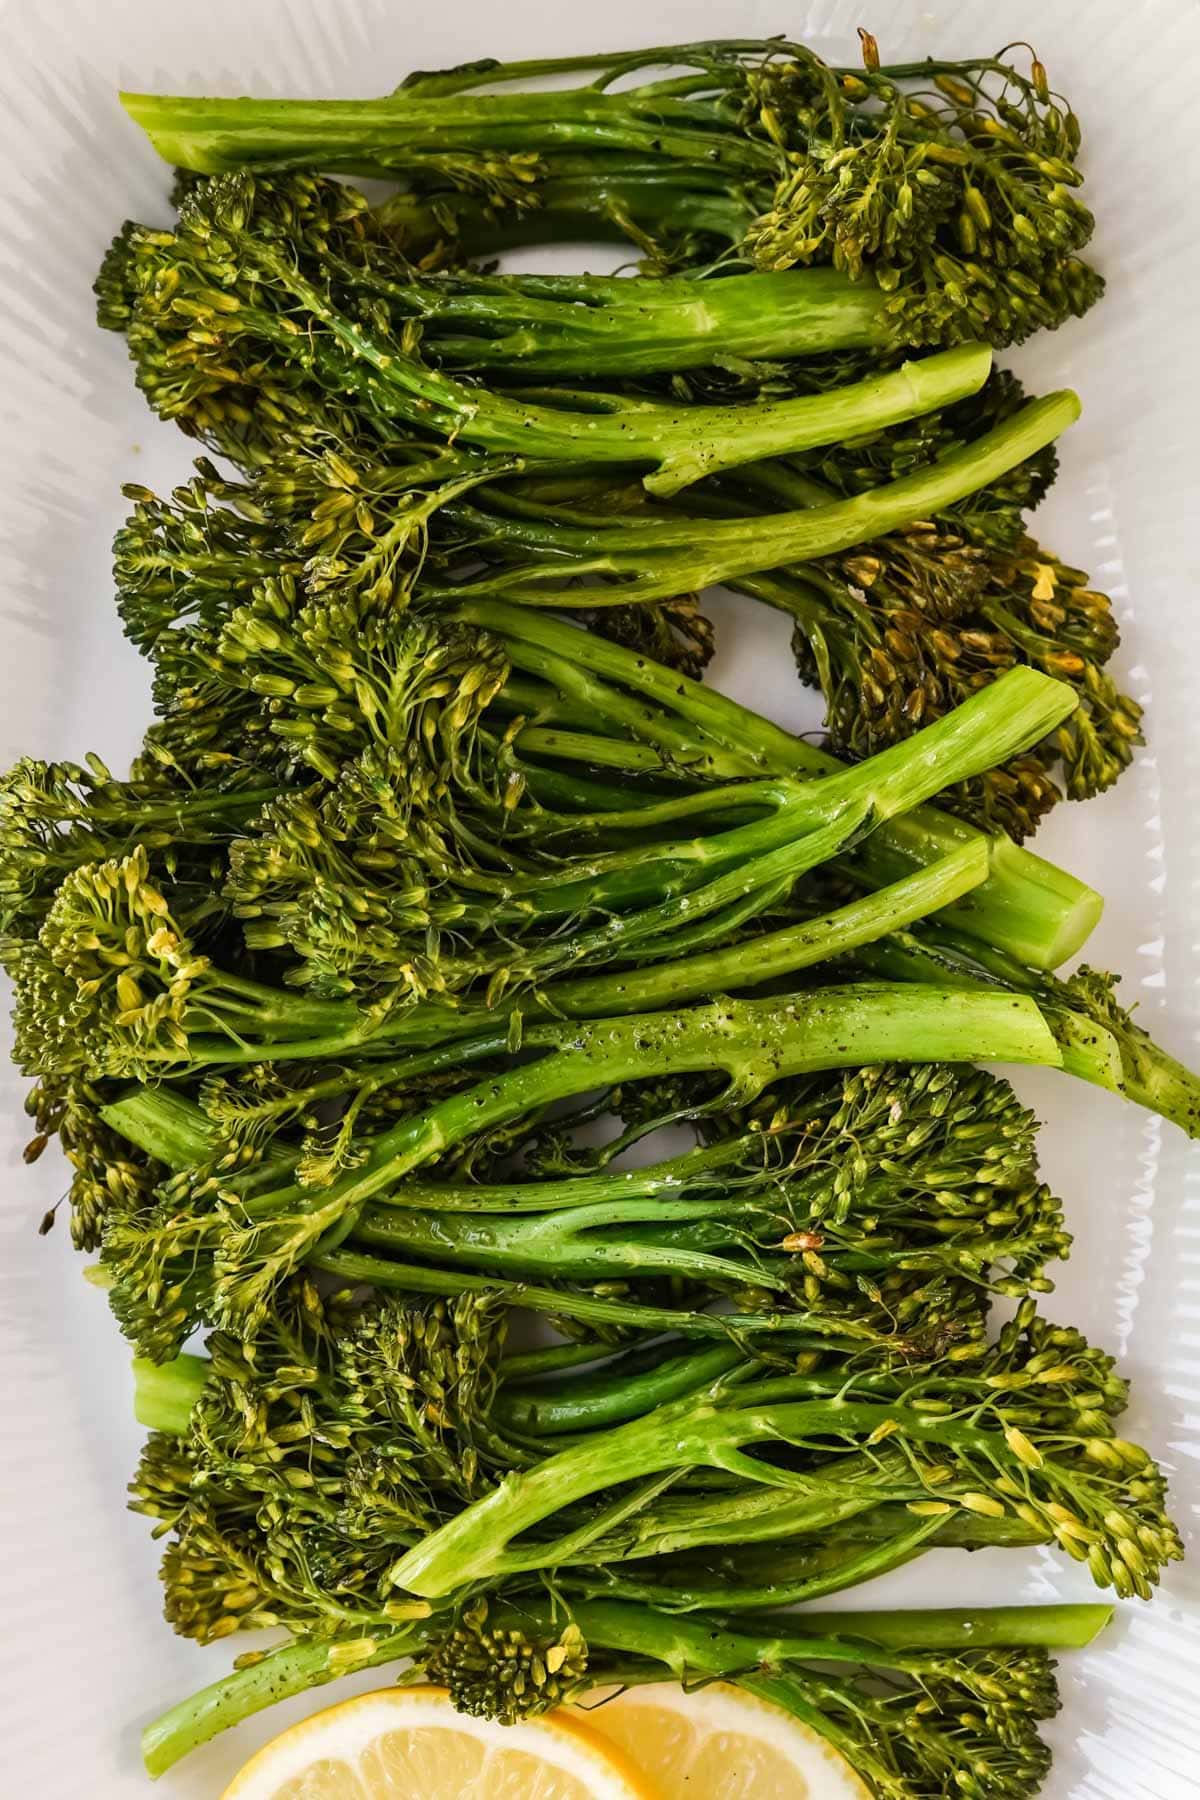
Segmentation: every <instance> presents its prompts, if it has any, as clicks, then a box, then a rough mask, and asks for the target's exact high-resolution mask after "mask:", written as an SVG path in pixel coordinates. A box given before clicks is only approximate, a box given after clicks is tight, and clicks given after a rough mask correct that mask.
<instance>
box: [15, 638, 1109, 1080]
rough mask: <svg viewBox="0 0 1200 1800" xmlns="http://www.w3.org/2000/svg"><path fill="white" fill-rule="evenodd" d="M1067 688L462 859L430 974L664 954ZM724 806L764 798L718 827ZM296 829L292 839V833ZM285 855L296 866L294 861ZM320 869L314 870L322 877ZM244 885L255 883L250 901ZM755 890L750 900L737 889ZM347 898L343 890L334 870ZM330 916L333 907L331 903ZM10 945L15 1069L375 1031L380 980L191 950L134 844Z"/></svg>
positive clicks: (112, 1069)
mask: <svg viewBox="0 0 1200 1800" xmlns="http://www.w3.org/2000/svg"><path fill="white" fill-rule="evenodd" d="M435 685H436V684H435ZM359 691H360V693H361V685H360V690H359ZM1072 704H1073V701H1072V698H1071V696H1070V694H1069V692H1068V691H1067V690H1066V689H1065V688H1064V687H1063V686H1062V685H1061V684H1060V683H1057V682H1054V681H1051V680H1048V679H1047V678H1046V677H1044V676H1040V675H1037V674H1035V673H1034V672H1033V671H1030V670H1024V669H1022V670H1013V671H1011V672H1010V673H1009V674H1008V676H1007V677H1006V678H1005V679H1004V680H1003V681H1001V682H997V683H995V684H994V685H993V686H992V687H991V688H989V689H987V690H986V691H985V692H984V693H982V694H979V695H977V696H975V697H974V698H973V699H972V700H971V701H969V702H967V703H966V705H965V706H963V707H962V708H960V709H959V710H958V712H957V713H955V714H953V715H951V716H950V717H948V718H947V719H944V720H941V721H939V722H938V723H937V724H935V725H933V726H931V727H930V728H929V730H928V731H927V732H925V733H923V734H921V735H920V736H919V737H918V738H915V739H912V740H910V741H909V742H908V743H906V744H901V745H896V746H894V747H893V748H892V749H890V750H888V751H886V752H884V753H882V754H881V755H880V756H879V757H878V758H876V759H875V760H874V761H873V762H872V763H870V764H865V765H862V766H861V767H859V768H857V769H851V770H847V771H845V772H844V773H842V774H840V775H837V776H833V777H830V778H829V779H827V780H825V781H820V782H797V781H791V780H788V779H787V778H783V777H780V778H775V779H774V780H771V781H766V782H761V781H760V782H756V783H755V782H747V783H741V784H737V785H736V786H734V787H732V788H726V789H725V790H722V791H721V792H717V793H714V792H709V791H701V792H700V793H698V794H697V795H694V796H685V797H683V798H681V799H677V800H674V799H673V800H663V801H659V802H655V803H647V804H644V805H643V806H641V807H640V808H638V809H636V811H635V812H634V813H633V814H632V815H622V814H614V813H606V814H601V815H597V816H596V817H595V818H594V819H593V820H588V819H587V817H586V816H581V817H576V818H574V819H572V820H571V827H572V830H573V833H575V834H576V835H578V836H579V838H580V839H581V840H582V852H581V854H580V855H578V856H577V857H574V858H572V857H569V856H564V857H563V858H561V859H560V860H557V861H556V862H555V863H554V865H553V866H552V867H550V868H547V870H546V872H545V873H541V872H538V871H536V870H532V869H521V870H519V871H517V872H514V873H513V874H505V873H504V871H503V869H502V868H501V869H500V870H499V871H497V872H496V873H494V874H492V875H489V874H488V872H487V868H486V864H485V865H484V867H483V868H482V869H480V870H479V871H478V873H476V871H475V870H474V869H472V868H470V867H467V868H465V869H464V871H463V885H462V887H461V888H460V893H459V894H458V895H457V896H453V898H454V900H455V905H454V907H452V908H448V909H447V912H446V922H448V923H454V922H456V921H457V922H460V923H461V924H462V926H463V928H464V929H472V928H473V929H474V931H475V932H476V933H477V934H479V935H480V937H481V938H482V942H483V948H482V950H476V951H474V952H473V954H472V955H470V956H467V957H465V958H462V959H460V966H459V969H458V971H457V976H456V972H455V969H454V965H453V963H452V962H451V963H448V964H447V965H446V972H445V973H442V974H441V975H440V976H439V977H438V979H439V980H440V982H441V983H442V985H444V986H451V985H453V984H454V982H455V979H457V985H460V986H465V985H466V984H467V982H469V981H470V980H471V979H472V978H476V977H483V978H484V979H485V980H490V983H491V985H492V987H493V988H494V989H496V990H497V991H503V988H504V987H505V986H509V985H514V986H515V985H525V984H530V985H531V984H532V983H533V982H534V981H535V980H536V979H537V977H538V975H539V974H552V973H554V972H555V971H556V970H558V969H562V968H563V967H569V966H576V967H578V966H580V965H586V964H587V963H589V962H591V963H599V964H604V963H607V962H611V961H613V960H624V959H626V958H628V957H629V956H630V955H631V954H637V953H638V952H639V951H640V952H641V953H642V954H649V955H651V956H670V955H672V954H673V952H674V951H675V949H676V948H678V949H679V950H684V951H690V950H692V949H695V948H697V947H698V946H699V945H700V944H701V943H703V942H706V941H708V942H711V941H714V940H719V938H720V937H721V936H722V935H723V934H726V933H728V931H729V930H730V928H731V926H732V925H735V924H736V925H740V924H741V923H742V922H743V921H744V920H745V919H746V918H747V917H748V916H752V913H753V910H754V909H755V906H756V905H757V906H761V905H763V904H766V903H767V902H768V901H769V900H772V899H775V898H777V897H778V896H779V895H780V893H782V892H783V891H786V889H787V888H789V887H790V886H791V884H792V883H793V882H794V881H795V880H796V878H797V877H798V876H799V875H801V874H803V873H804V872H805V871H806V870H809V869H811V868H813V867H815V866H817V865H818V864H820V863H822V862H824V861H827V860H828V859H829V858H830V857H832V856H835V855H837V854H839V853H841V852H844V851H846V850H847V849H848V848H850V847H851V846H852V845H853V843H855V842H856V841H857V840H858V839H860V838H861V837H863V836H864V835H866V834H867V833H868V832H869V831H870V830H871V828H872V826H873V824H874V823H875V821H876V820H877V819H880V818H887V817H888V816H889V815H891V814H893V813H895V812H897V811H904V810H906V809H907V808H908V807H911V806H913V805H916V804H919V803H920V802H922V801H924V800H927V799H929V798H930V797H931V796H932V795H933V794H934V793H936V792H937V790H938V789H939V788H940V787H941V786H943V785H944V784H945V783H946V782H947V781H948V780H954V779H956V778H958V777H959V776H960V775H961V774H963V773H964V772H969V771H971V770H977V769H981V768H984V767H987V766H989V765H990V763H992V762H994V761H996V760H997V759H998V758H1001V757H1003V756H1004V755H1005V754H1006V753H1007V751H1008V750H1009V749H1011V748H1013V747H1015V746H1019V745H1020V744H1022V743H1027V742H1029V741H1031V740H1036V739H1037V738H1038V737H1040V736H1042V735H1043V734H1044V732H1045V730H1046V729H1047V727H1048V726H1049V725H1050V724H1052V723H1054V722H1055V721H1057V720H1058V719H1060V718H1062V717H1063V716H1064V715H1065V713H1066V712H1067V711H1068V710H1069V709H1070V706H1071V705H1072ZM375 787H376V790H377V789H378V787H379V782H378V778H376V782H375ZM722 808H736V809H738V810H739V811H742V812H745V811H747V810H751V811H757V812H758V813H760V814H761V815H762V816H761V817H759V818H758V819H752V820H751V822H749V823H746V824H741V825H738V824H734V825H732V826H730V827H729V828H728V829H727V830H721V829H719V826H720V822H721V821H720V813H721V810H722ZM704 814H708V815H710V816H712V815H714V814H715V815H716V820H717V824H718V829H717V830H716V831H714V832H712V833H711V834H710V835H693V836H691V837H688V838H683V839H672V837H671V836H670V829H671V827H672V826H675V825H677V824H682V825H684V826H685V828H686V826H687V825H690V824H691V823H692V822H693V821H694V820H696V819H698V818H700V817H702V816H703V815H704ZM303 822H304V821H301V823H303ZM629 824H635V825H636V826H637V827H639V828H642V829H646V828H654V829H656V830H658V831H659V832H662V834H663V835H662V836H661V837H659V839H658V841H656V842H653V843H651V844H650V846H649V847H648V848H646V847H643V846H642V845H640V844H637V843H635V844H633V845H632V846H631V847H629V848H626V849H613V850H609V851H606V850H604V849H603V848H601V849H599V850H597V851H593V850H592V848H591V845H590V843H589V837H591V836H593V835H594V834H597V833H601V832H607V831H610V830H611V829H612V828H613V827H614V826H617V827H621V826H626V825H629ZM589 826H591V827H592V830H591V831H589ZM616 841H619V839H618V840H616ZM312 842H313V839H312V835H311V834H310V835H309V838H308V843H309V845H312ZM410 842H411V840H410ZM318 843H319V834H318ZM304 847H305V846H304V844H303V841H301V844H300V846H299V848H300V850H301V853H302V852H303V849H304ZM420 850H421V846H420V844H419V843H417V844H415V845H414V846H413V851H412V853H413V856H414V860H416V859H417V858H419V855H420ZM311 854H312V851H311V850H310V855H311ZM445 861H446V859H442V863H441V866H439V864H438V863H437V862H435V863H434V866H433V868H432V869H431V870H430V871H429V873H430V874H431V875H432V876H433V877H434V878H435V879H436V878H440V879H441V881H442V883H443V885H444V886H446V887H447V889H448V892H450V893H451V895H453V889H452V888H451V887H450V885H449V882H448V879H447V878H448V877H449V878H450V881H453V879H454V878H455V876H457V874H458V871H456V870H452V869H450V868H447V867H446V866H445ZM281 864H283V858H282V857H281V856H280V855H279V853H278V851H276V852H275V855H274V858H273V860H272V861H271V862H270V863H269V865H268V868H267V871H266V876H267V886H266V893H267V895H268V896H269V894H270V891H271V885H272V884H274V882H275V874H274V873H273V872H274V871H276V870H277V869H278V867H279V865H281ZM285 866H286V865H285ZM318 872H319V865H318ZM334 872H335V874H336V873H338V871H336V870H335V871H334ZM235 873H236V881H235V892H236V893H237V894H238V896H239V898H241V899H242V900H243V901H245V899H246V896H247V892H248V891H251V883H250V881H249V878H248V876H247V875H246V873H245V872H244V871H240V869H239V871H237V872H235ZM299 873H300V875H301V877H303V876H304V873H305V871H304V868H303V864H302V863H301V864H300V868H299ZM332 887H333V884H332V883H331V882H330V881H329V880H328V879H327V880H326V882H325V894H326V896H328V895H329V894H330V892H331V891H332ZM472 890H474V893H473V892H472ZM301 891H302V892H303V891H304V890H303V889H302V890H301ZM412 891H413V890H412V883H411V881H409V883H408V885H407V887H406V889H405V890H404V897H405V900H406V911H410V910H412ZM260 892H261V889H260V890H258V891H255V894H254V897H255V900H256V902H258V900H259V893H260ZM756 893H757V894H758V896H759V899H758V901H757V902H755V901H753V900H752V899H751V897H752V896H753V895H755V894H756ZM347 899H348V901H350V902H351V903H352V902H353V894H352V892H351V891H350V888H347ZM325 905H326V907H327V908H328V906H329V901H328V898H327V899H326V900H325ZM256 909H257V908H256ZM262 910H268V911H269V909H268V908H265V907H263V908H262ZM564 919H567V920H570V921H572V925H573V927H574V928H573V929H572V930H570V931H569V932H564V931H563V930H562V921H563V920H564ZM576 920H578V921H579V923H578V924H577V925H575V924H574V921H576ZM705 921H708V928H707V930H706V929H705V927H704V922H705ZM392 922H393V928H394V931H398V930H399V928H401V927H404V926H406V925H407V924H408V920H407V918H406V916H405V914H404V913H401V914H400V915H399V916H396V915H395V914H394V915H393V921H392ZM431 922H435V923H436V922H438V921H437V920H436V919H435V920H432V921H431V920H430V918H428V917H425V918H422V917H421V916H420V915H419V914H418V918H417V921H416V923H417V924H418V925H419V927H420V930H419V932H417V931H415V930H412V941H410V943H409V944H408V945H407V946H406V945H405V941H404V937H403V936H400V939H399V943H398V944H396V945H394V946H393V947H391V953H392V955H393V957H394V963H393V968H394V974H393V979H392V984H391V985H392V990H393V993H394V990H395V988H396V987H397V986H399V987H400V989H401V992H403V991H405V988H406V987H407V989H408V991H410V992H411V991H412V990H414V989H415V990H416V991H417V992H418V993H419V992H420V991H421V975H420V970H421V964H420V958H421V956H422V954H423V952H424V951H425V950H426V948H427V946H426V944H425V942H424V934H425V931H426V929H427V927H428V925H429V924H430V923H431ZM332 923H333V924H334V926H336V925H337V920H336V918H335V919H334V920H333V921H332ZM539 927H540V932H539ZM343 929H344V928H343ZM410 930H411V927H410ZM485 933H494V934H495V939H496V943H497V946H498V949H497V950H495V951H492V953H491V955H490V958H489V955H488V954H487V953H486V952H487V948H488V946H487V939H486V937H484V936H483V934H485ZM522 937H527V938H528V943H527V945H524V944H522V943H521V942H520V940H521V939H522ZM355 942H357V940H355ZM368 948H369V946H368ZM406 949H407V954H406V953H405V952H406ZM9 961H10V964H11V973H12V974H13V977H14V981H15V985H16V1005H15V1010H14V1021H15V1025H16V1037H17V1055H18V1057H19V1058H21V1060H22V1061H23V1063H24V1065H25V1066H26V1068H27V1069H28V1070H29V1072H31V1073H44V1072H53V1073H68V1072H70V1071H71V1070H73V1069H82V1068H85V1067H86V1069H87V1070H88V1071H89V1072H90V1073H92V1074H98V1073H103V1074H106V1075H117V1076H121V1075H125V1076H134V1077H137V1076H139V1075H143V1074H146V1073H149V1072H151V1071H153V1070H154V1069H156V1068H157V1069H162V1068H165V1067H168V1066H171V1065H177V1064H180V1063H183V1062H187V1061H193V1062H196V1063H205V1062H208V1063H211V1062H238V1061H264V1060H270V1059H271V1058H272V1057H276V1056H285V1057H289V1058H297V1057H302V1056H304V1057H312V1056H317V1055H323V1054H330V1055H336V1054H338V1053H340V1052H342V1051H344V1050H347V1049H351V1048H353V1047H355V1046H357V1045H361V1044H364V1043H366V1042H368V1041H369V1040H373V1041H374V1042H377V1043H383V1042H386V1041H387V1037H388V1031H389V1018H388V1013H389V1009H390V997H389V994H388V992H387V991H386V990H385V993H384V997H383V999H382V1000H381V1001H380V1002H379V1004H378V1006H377V1007H376V1008H375V1009H374V1011H373V1012H371V1011H368V1012H365V1013H363V1012H360V1011H359V1010H358V1008H357V1007H355V1006H353V1005H352V1004H350V1003H348V1002H347V1003H345V1004H343V1005H341V1006H340V1007H339V1004H338V1003H337V1002H336V1001H330V1002H328V1003H324V1002H321V1001H317V1000H312V1001H309V1000H302V999H300V998H298V997H296V996H293V995H289V994H288V993H287V992H286V991H284V990H272V989H270V988H269V987H266V986H263V985H261V984H258V983H255V982H250V981H246V980H245V979H243V978H242V977H240V976H238V975H236V974H233V973H231V972H229V971H227V970H221V969H219V968H217V967H215V966H214V965H213V964H211V963H210V962H209V960H208V959H207V958H205V957H203V956H201V955H199V954H198V953H197V950H196V948H195V946H194V945H193V943H192V942H191V940H190V938H189V936H188V932H187V928H186V923H185V922H184V921H179V920H176V919H174V918H173V917H172V915H171V912H170V909H169V906H168V903H167V901H166V900H165V898H164V897H163V895H162V894H161V893H160V892H159V891H158V890H157V888H155V887H154V886H152V885H151V883H150V880H149V869H148V864H147V859H146V856H145V853H144V851H143V850H142V849H141V847H140V846H139V848H138V850H137V851H136V852H135V853H134V854H133V855H131V856H128V857H125V858H123V859H121V860H120V861H116V860H113V861H110V862H105V863H101V864H98V865H91V866H89V865H86V864H85V865H83V866H82V867H80V868H77V869H74V870H72V872H71V873H70V875H68V877H67V878H66V880H65V881H64V882H63V883H62V885H61V887H60V889H59V892H58V894H57V896H56V898H55V900H54V903H53V905H52V906H51V908H50V910H49V912H48V914H47V916H46V919H45V921H44V923H43V925H42V927H41V930H40V931H39V933H38V937H37V939H36V941H35V942H32V943H25V942H22V943H19V944H18V945H16V946H15V949H14V952H13V953H12V954H11V955H10V958H9ZM335 966H336V964H335ZM434 973H435V974H436V973H437V971H436V969H435V970H434ZM222 1035H224V1037H225V1039H226V1040H227V1041H226V1042H224V1043H222V1042H221V1037H222ZM206 1039H207V1040H210V1041H208V1042H207V1043H206V1042H205V1040H206Z"/></svg>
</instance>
